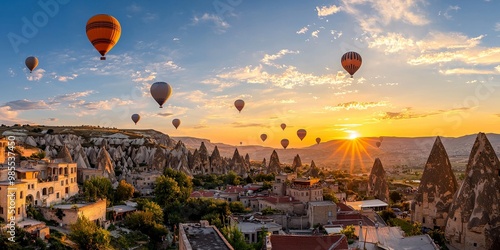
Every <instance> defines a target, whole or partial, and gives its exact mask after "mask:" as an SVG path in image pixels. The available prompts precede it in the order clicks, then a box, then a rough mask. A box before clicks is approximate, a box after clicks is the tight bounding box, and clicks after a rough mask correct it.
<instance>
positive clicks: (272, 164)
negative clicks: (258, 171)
mask: <svg viewBox="0 0 500 250" xmlns="http://www.w3.org/2000/svg"><path fill="white" fill-rule="evenodd" d="M280 172H281V164H280V159H279V157H278V153H276V150H273V153H272V154H271V157H270V158H269V166H268V167H267V173H268V174H270V173H275V174H279V173H280Z"/></svg>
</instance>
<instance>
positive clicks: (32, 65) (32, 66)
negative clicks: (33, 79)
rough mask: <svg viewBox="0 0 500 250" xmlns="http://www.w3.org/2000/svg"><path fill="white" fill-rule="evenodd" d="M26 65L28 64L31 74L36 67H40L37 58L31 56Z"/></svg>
mask: <svg viewBox="0 0 500 250" xmlns="http://www.w3.org/2000/svg"><path fill="white" fill-rule="evenodd" d="M24 63H25V64H26V67H28V69H29V70H30V73H31V72H33V70H34V69H35V68H36V66H38V58H36V57H34V56H30V57H28V58H26V60H25V61H24Z"/></svg>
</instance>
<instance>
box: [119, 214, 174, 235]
mask: <svg viewBox="0 0 500 250" xmlns="http://www.w3.org/2000/svg"><path fill="white" fill-rule="evenodd" d="M124 222H125V225H126V226H127V227H128V228H130V229H132V230H139V231H141V232H142V233H143V234H146V235H148V236H149V237H151V239H152V240H153V241H155V242H160V241H161V240H162V239H163V237H164V236H166V235H167V234H168V229H167V228H166V227H165V226H164V225H162V224H159V223H157V222H156V219H155V218H154V214H153V213H152V212H149V211H136V212H134V213H132V214H129V215H127V217H125V221H124Z"/></svg>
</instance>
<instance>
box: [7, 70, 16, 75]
mask: <svg viewBox="0 0 500 250" xmlns="http://www.w3.org/2000/svg"><path fill="white" fill-rule="evenodd" d="M8 72H9V76H10V77H14V76H16V72H15V71H14V70H13V69H12V68H9V69H8Z"/></svg>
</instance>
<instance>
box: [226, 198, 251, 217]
mask: <svg viewBox="0 0 500 250" xmlns="http://www.w3.org/2000/svg"><path fill="white" fill-rule="evenodd" d="M229 209H230V210H231V212H232V213H240V214H242V213H246V212H248V209H247V208H246V207H245V206H244V205H243V203H241V201H234V202H231V203H229Z"/></svg>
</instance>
